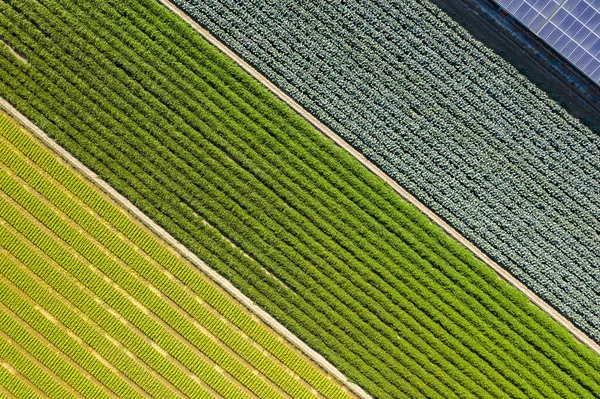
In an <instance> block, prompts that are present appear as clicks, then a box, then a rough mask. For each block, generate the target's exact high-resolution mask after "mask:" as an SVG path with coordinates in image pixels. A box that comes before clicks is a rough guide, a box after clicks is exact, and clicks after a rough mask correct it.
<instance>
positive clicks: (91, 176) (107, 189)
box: [0, 97, 372, 399]
mask: <svg viewBox="0 0 600 399" xmlns="http://www.w3.org/2000/svg"><path fill="white" fill-rule="evenodd" d="M0 109H2V110H3V111H5V112H6V113H7V114H8V115H9V116H11V117H12V118H14V119H15V120H16V121H18V122H19V123H20V124H21V125H22V126H23V127H24V128H25V129H26V130H27V131H29V132H31V133H32V134H33V135H35V136H36V137H37V138H38V139H39V140H40V141H41V142H42V143H43V144H44V145H46V146H47V147H48V148H49V149H50V150H52V151H53V152H55V153H56V154H58V155H59V156H60V157H61V158H63V159H64V160H65V161H66V162H67V163H68V164H69V165H70V166H71V167H73V168H74V169H75V170H77V171H78V172H79V173H81V174H82V175H83V176H84V178H85V179H87V180H88V181H90V182H91V183H92V184H93V185H95V186H96V187H97V188H99V189H100V190H101V191H102V192H103V193H104V194H106V195H108V196H109V197H110V198H111V199H112V200H113V201H115V202H117V204H118V205H120V206H121V207H123V208H125V209H126V210H127V211H128V213H129V214H130V215H131V216H132V217H134V218H135V219H137V220H138V221H139V222H141V223H142V224H143V225H144V226H145V227H147V228H148V229H150V231H151V232H152V233H154V234H156V235H157V236H158V237H159V238H161V239H162V240H164V241H165V242H166V243H167V244H168V245H169V246H171V247H172V248H174V249H175V250H176V251H177V252H179V253H180V254H181V255H182V256H183V257H184V258H185V259H186V260H187V261H189V262H191V263H192V264H193V265H194V266H196V267H198V268H199V269H200V271H202V272H203V273H204V274H206V275H207V276H208V277H209V278H210V279H211V280H213V281H214V282H215V283H216V284H218V285H219V286H220V287H221V288H223V289H224V290H225V291H226V292H227V293H228V294H229V295H231V296H232V297H233V298H234V299H235V300H237V301H238V302H240V303H241V304H242V305H243V306H244V307H245V308H246V309H248V310H249V311H250V312H251V313H253V314H255V315H256V316H257V317H258V318H259V319H260V320H261V321H262V322H264V323H265V324H267V325H268V326H269V327H270V328H271V329H273V330H274V331H275V332H276V333H277V334H279V335H281V336H283V337H284V338H285V339H286V340H287V341H288V342H289V343H290V344H291V345H292V346H294V347H296V348H298V349H299V350H300V351H301V352H302V353H303V354H304V355H306V356H307V357H308V358H309V359H310V360H311V361H313V362H314V363H316V364H317V365H318V366H319V367H321V368H322V369H323V370H324V371H325V373H326V374H329V375H331V376H332V377H333V378H335V379H337V380H338V381H339V382H340V383H341V384H342V385H343V386H345V387H346V388H348V389H349V390H350V392H352V393H353V394H354V395H356V396H358V397H360V398H363V399H372V398H371V396H370V395H369V394H367V393H366V392H365V391H364V390H363V389H362V388H361V387H360V386H358V385H357V384H355V383H353V382H351V381H349V380H348V379H347V378H346V376H345V375H344V374H343V373H342V372H341V371H339V370H338V369H337V368H336V367H335V366H333V365H332V364H331V363H329V361H327V359H325V358H324V357H323V356H322V355H321V354H319V353H318V352H316V351H315V350H313V349H312V348H310V347H309V346H308V345H307V344H305V343H304V342H303V341H302V340H300V339H299V338H298V337H296V336H295V335H294V334H293V333H292V332H291V331H289V330H288V329H287V328H286V327H285V326H283V325H282V324H281V323H279V322H278V321H277V320H276V319H275V318H273V317H272V316H271V315H270V314H268V313H267V312H266V311H264V310H262V309H261V308H260V307H259V306H257V305H256V304H255V303H254V302H253V301H252V300H251V299H250V298H248V297H247V296H245V295H244V294H243V293H242V292H241V291H240V290H238V289H237V288H236V287H235V286H234V285H233V284H232V283H231V282H229V280H227V279H226V278H224V277H222V276H221V275H220V274H218V273H217V272H216V271H215V270H213V269H212V268H211V267H210V266H208V265H207V264H206V263H204V261H202V260H201V259H200V258H198V257H197V256H196V255H195V254H194V253H193V252H191V251H190V250H189V249H187V248H186V247H185V246H184V245H183V244H181V243H180V242H179V241H177V240H176V239H175V238H174V237H173V236H171V235H170V234H169V233H168V232H167V231H166V230H164V229H163V228H162V227H161V226H159V225H158V224H156V223H155V222H154V221H152V220H151V219H150V218H149V217H148V216H146V215H145V214H144V213H143V212H142V211H141V210H140V209H139V208H137V207H136V206H135V205H133V204H132V203H131V202H130V201H129V200H128V199H127V198H125V197H123V196H122V195H121V194H120V193H119V192H117V191H116V190H115V189H114V188H113V187H112V186H110V185H109V184H108V183H106V182H105V181H104V180H102V179H101V178H100V177H98V175H96V173H94V172H93V171H92V170H91V169H89V168H88V167H87V166H85V165H84V164H82V163H81V162H80V161H79V160H78V159H77V158H75V157H74V156H72V155H71V154H70V153H69V152H67V151H66V150H65V149H64V148H62V147H61V146H60V145H58V144H57V143H56V142H55V141H54V140H52V139H51V138H50V137H49V136H48V135H47V134H46V133H44V131H42V130H41V129H40V128H39V127H37V126H36V125H35V124H34V123H33V122H32V121H30V120H29V119H28V118H27V117H26V116H25V115H23V114H21V113H20V112H19V111H18V110H17V109H16V108H14V107H13V106H12V105H11V104H10V103H9V102H8V101H7V100H6V99H4V98H1V97H0Z"/></svg>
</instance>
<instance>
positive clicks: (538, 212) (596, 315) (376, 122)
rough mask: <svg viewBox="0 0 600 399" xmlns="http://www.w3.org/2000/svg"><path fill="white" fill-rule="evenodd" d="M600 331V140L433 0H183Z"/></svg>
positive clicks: (563, 308) (500, 257)
mask: <svg viewBox="0 0 600 399" xmlns="http://www.w3.org/2000/svg"><path fill="white" fill-rule="evenodd" d="M175 3H176V4H178V5H179V6H180V7H181V8H182V9H183V10H185V11H186V12H187V13H188V14H189V15H190V16H192V17H193V18H195V19H196V20H197V21H198V22H199V23H200V24H201V25H202V26H204V27H205V28H207V29H208V30H209V31H210V32H211V33H212V34H214V35H215V36H217V37H218V38H219V39H220V40H222V41H223V42H224V43H226V44H227V45H228V46H229V47H230V48H231V49H233V50H234V51H235V52H237V53H238V54H240V55H241V56H242V57H243V58H244V59H245V60H246V61H248V62H249V63H251V64H252V65H253V66H254V67H255V68H257V69H258V70H259V71H260V72H261V73H263V74H264V75H265V76H266V77H267V78H268V79H269V80H271V81H272V82H273V83H275V84H276V85H277V86H278V87H280V88H281V89H282V90H284V91H285V92H286V93H287V94H289V95H290V96H291V97H292V98H294V99H295V100H296V101H297V102H298V103H300V104H301V105H302V106H303V107H305V108H306V109H307V110H308V111H309V112H311V113H312V114H313V115H315V116H316V117H317V118H318V119H319V120H321V121H322V122H324V123H325V124H326V125H328V126H329V127H330V128H331V129H332V130H334V131H335V132H336V133H338V134H339V135H340V136H342V137H343V138H344V140H346V141H347V142H349V143H350V144H352V145H353V146H354V147H355V148H356V149H358V150H359V151H360V152H362V153H363V154H364V155H365V156H366V157H367V158H368V159H369V160H371V161H372V162H373V163H374V164H376V165H378V166H379V167H380V168H381V169H382V170H384V171H385V172H386V173H387V174H388V175H389V176H391V177H392V178H394V179H395V180H396V181H397V182H398V183H399V184H400V185H401V186H402V187H404V188H405V189H407V190H408V191H409V192H411V193H412V194H413V195H415V196H416V197H417V198H419V199H420V200H421V201H422V202H423V203H424V204H425V205H427V206H428V207H429V208H430V209H432V210H433V211H434V212H435V213H436V214H438V215H439V216H441V217H442V218H444V219H445V220H446V221H447V222H449V223H450V224H451V225H452V226H453V227H454V228H455V229H457V230H458V231H459V232H461V234H462V235H464V236H465V237H467V238H468V239H469V240H470V241H472V242H473V243H474V244H476V245H477V246H478V247H479V248H480V249H482V250H483V251H484V252H485V253H486V254H487V255H489V256H490V257H491V258H492V259H494V260H495V261H496V262H498V263H499V264H501V265H502V266H503V267H504V268H505V269H507V270H508V271H510V273H511V274H513V275H514V276H515V277H517V278H518V279H519V280H520V281H522V282H523V283H525V284H526V285H527V286H528V287H529V288H531V289H532V290H533V291H534V292H536V293H537V294H538V295H539V296H540V297H542V298H544V299H545V300H546V301H547V302H548V303H550V304H551V305H552V306H554V307H555V308H556V309H558V310H559V311H560V312H561V313H562V314H564V315H565V316H567V317H568V318H569V319H571V320H572V321H573V322H574V323H575V324H576V325H577V326H579V327H580V328H581V329H582V330H584V331H585V332H586V333H587V334H588V335H590V336H591V337H592V338H594V339H595V340H596V341H597V342H600V261H599V259H600V240H599V239H598V234H599V232H600V184H599V181H600V140H599V139H598V136H597V134H596V133H593V132H591V131H590V130H589V129H588V128H586V127H584V126H583V125H582V124H580V123H579V122H578V121H576V120H574V119H573V118H572V117H570V116H569V115H568V114H567V113H566V112H565V111H564V110H563V109H562V108H561V107H560V106H558V105H557V104H556V103H554V102H552V101H551V100H549V99H548V98H547V97H546V95H545V94H544V93H542V92H540V91H539V90H537V89H536V88H535V87H534V86H533V85H532V84H531V83H530V82H529V81H527V79H526V78H524V77H523V76H522V75H520V74H519V73H518V72H517V71H516V70H515V69H514V68H512V67H511V66H510V65H508V64H507V63H506V62H505V61H504V60H502V58H500V57H499V56H496V55H495V54H493V53H491V51H489V50H488V49H487V48H485V47H484V46H482V45H481V44H480V43H478V42H476V41H474V40H473V39H472V38H471V37H470V36H469V34H468V33H467V32H465V31H464V30H463V29H461V28H460V27H459V26H458V25H457V24H456V23H454V22H453V21H452V20H450V19H449V18H448V17H447V16H446V15H445V14H443V13H442V12H441V11H440V10H439V9H437V8H436V6H434V5H433V4H431V3H430V2H429V1H427V0H411V1H395V0H394V1H393V0H384V1H357V0H351V1H344V2H331V1H326V0H317V1H311V2H297V1H285V0H278V1H271V2H267V3H265V2H264V1H259V0H251V1H244V2H242V3H241V4H240V3H239V2H234V1H233V0H202V1H200V0H175Z"/></svg>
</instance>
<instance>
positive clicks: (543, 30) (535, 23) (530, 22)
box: [496, 0, 600, 85]
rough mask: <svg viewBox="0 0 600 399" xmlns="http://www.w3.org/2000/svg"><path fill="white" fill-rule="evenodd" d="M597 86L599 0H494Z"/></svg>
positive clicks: (599, 78) (599, 69)
mask: <svg viewBox="0 0 600 399" xmlns="http://www.w3.org/2000/svg"><path fill="white" fill-rule="evenodd" d="M496 2H497V3H498V4H500V5H501V6H502V8H504V9H505V10H506V11H508V12H509V13H510V14H511V15H513V16H514V17H515V18H517V19H518V20H519V21H520V22H521V23H522V24H523V25H525V26H527V27H528V28H529V29H531V31H533V32H534V33H535V34H537V35H538V36H539V37H540V38H542V39H543V40H544V41H545V42H546V43H548V44H549V45H550V46H552V47H553V48H554V49H555V50H556V51H558V52H559V53H560V54H562V55H563V56H564V57H565V58H566V59H567V60H569V61H570V62H571V63H572V64H573V65H575V66H576V67H577V68H578V69H579V70H581V71H582V72H583V73H585V74H586V75H587V76H589V77H590V78H591V79H592V80H593V81H594V82H596V83H597V84H598V85H600V0H496Z"/></svg>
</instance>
